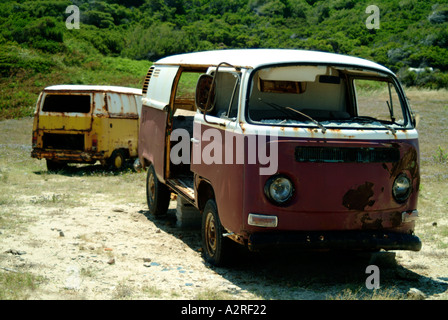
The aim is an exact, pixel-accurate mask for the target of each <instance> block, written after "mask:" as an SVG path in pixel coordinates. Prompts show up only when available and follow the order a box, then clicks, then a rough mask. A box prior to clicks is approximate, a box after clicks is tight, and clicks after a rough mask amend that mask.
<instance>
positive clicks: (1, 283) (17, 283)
mask: <svg viewBox="0 0 448 320" xmlns="http://www.w3.org/2000/svg"><path fill="white" fill-rule="evenodd" d="M42 281H43V277H40V276H36V275H33V274H31V273H28V272H25V273H21V272H14V271H8V272H3V271H2V270H0V300H26V299H27V297H28V295H29V292H30V291H32V290H35V289H36V288H37V287H38V286H39V284H40V283H41V282H42Z"/></svg>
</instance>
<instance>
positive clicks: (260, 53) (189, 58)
mask: <svg viewBox="0 0 448 320" xmlns="http://www.w3.org/2000/svg"><path fill="white" fill-rule="evenodd" d="M221 62H227V63H230V64H231V65H233V66H236V67H243V68H258V67H262V66H266V65H271V64H283V63H285V64H286V63H303V64H307V63H308V64H336V65H350V66H356V67H361V68H367V69H375V70H379V71H383V72H386V73H389V74H393V73H392V71H390V70H389V69H387V68H386V67H384V66H382V65H379V64H377V63H375V62H372V61H369V60H366V59H361V58H356V57H351V56H347V55H341V54H335V53H327V52H320V51H309V50H294V49H227V50H213V51H201V52H193V53H184V54H179V55H173V56H169V57H166V58H162V59H160V60H158V61H156V62H155V64H158V65H191V66H195V65H197V66H206V65H209V66H217V65H218V64H219V63H221Z"/></svg>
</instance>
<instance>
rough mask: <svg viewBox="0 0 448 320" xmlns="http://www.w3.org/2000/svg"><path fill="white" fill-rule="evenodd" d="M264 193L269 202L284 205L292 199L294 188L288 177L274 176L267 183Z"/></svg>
mask: <svg viewBox="0 0 448 320" xmlns="http://www.w3.org/2000/svg"><path fill="white" fill-rule="evenodd" d="M264 192H265V194H266V196H267V197H268V199H269V200H271V201H273V202H275V203H277V204H284V203H286V202H287V201H288V200H289V199H291V197H292V195H293V193H294V187H293V185H292V182H291V180H289V179H288V178H287V177H285V176H273V177H271V178H269V179H268V181H267V182H266V185H265V186H264Z"/></svg>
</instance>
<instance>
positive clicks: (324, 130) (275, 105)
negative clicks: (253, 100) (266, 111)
mask: <svg viewBox="0 0 448 320" xmlns="http://www.w3.org/2000/svg"><path fill="white" fill-rule="evenodd" d="M258 100H259V101H261V102H264V103H266V104H267V105H268V106H271V107H273V108H275V109H277V110H280V111H282V112H284V110H285V109H286V110H289V111H293V112H295V113H298V114H300V115H301V116H303V117H305V118H307V119H309V120H310V121H312V122H313V123H315V124H316V125H317V126H318V127H319V128H320V129H321V130H322V133H325V132H326V131H327V128H325V127H324V126H323V125H322V124H321V123H320V122H319V121H317V120H315V119H313V118H312V117H310V116H309V115H307V114H306V113H303V112H301V111H299V110H296V109H293V108H290V107H283V106H279V105H278V104H276V103H272V102H267V101H264V100H262V99H261V98H258ZM284 113H285V112H284ZM285 114H287V113H285Z"/></svg>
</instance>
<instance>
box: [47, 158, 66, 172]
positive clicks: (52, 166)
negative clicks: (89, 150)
mask: <svg viewBox="0 0 448 320" xmlns="http://www.w3.org/2000/svg"><path fill="white" fill-rule="evenodd" d="M46 160H47V170H48V171H50V172H57V171H61V170H63V169H65V168H66V167H67V164H66V163H62V162H57V161H53V160H49V159H46Z"/></svg>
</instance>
